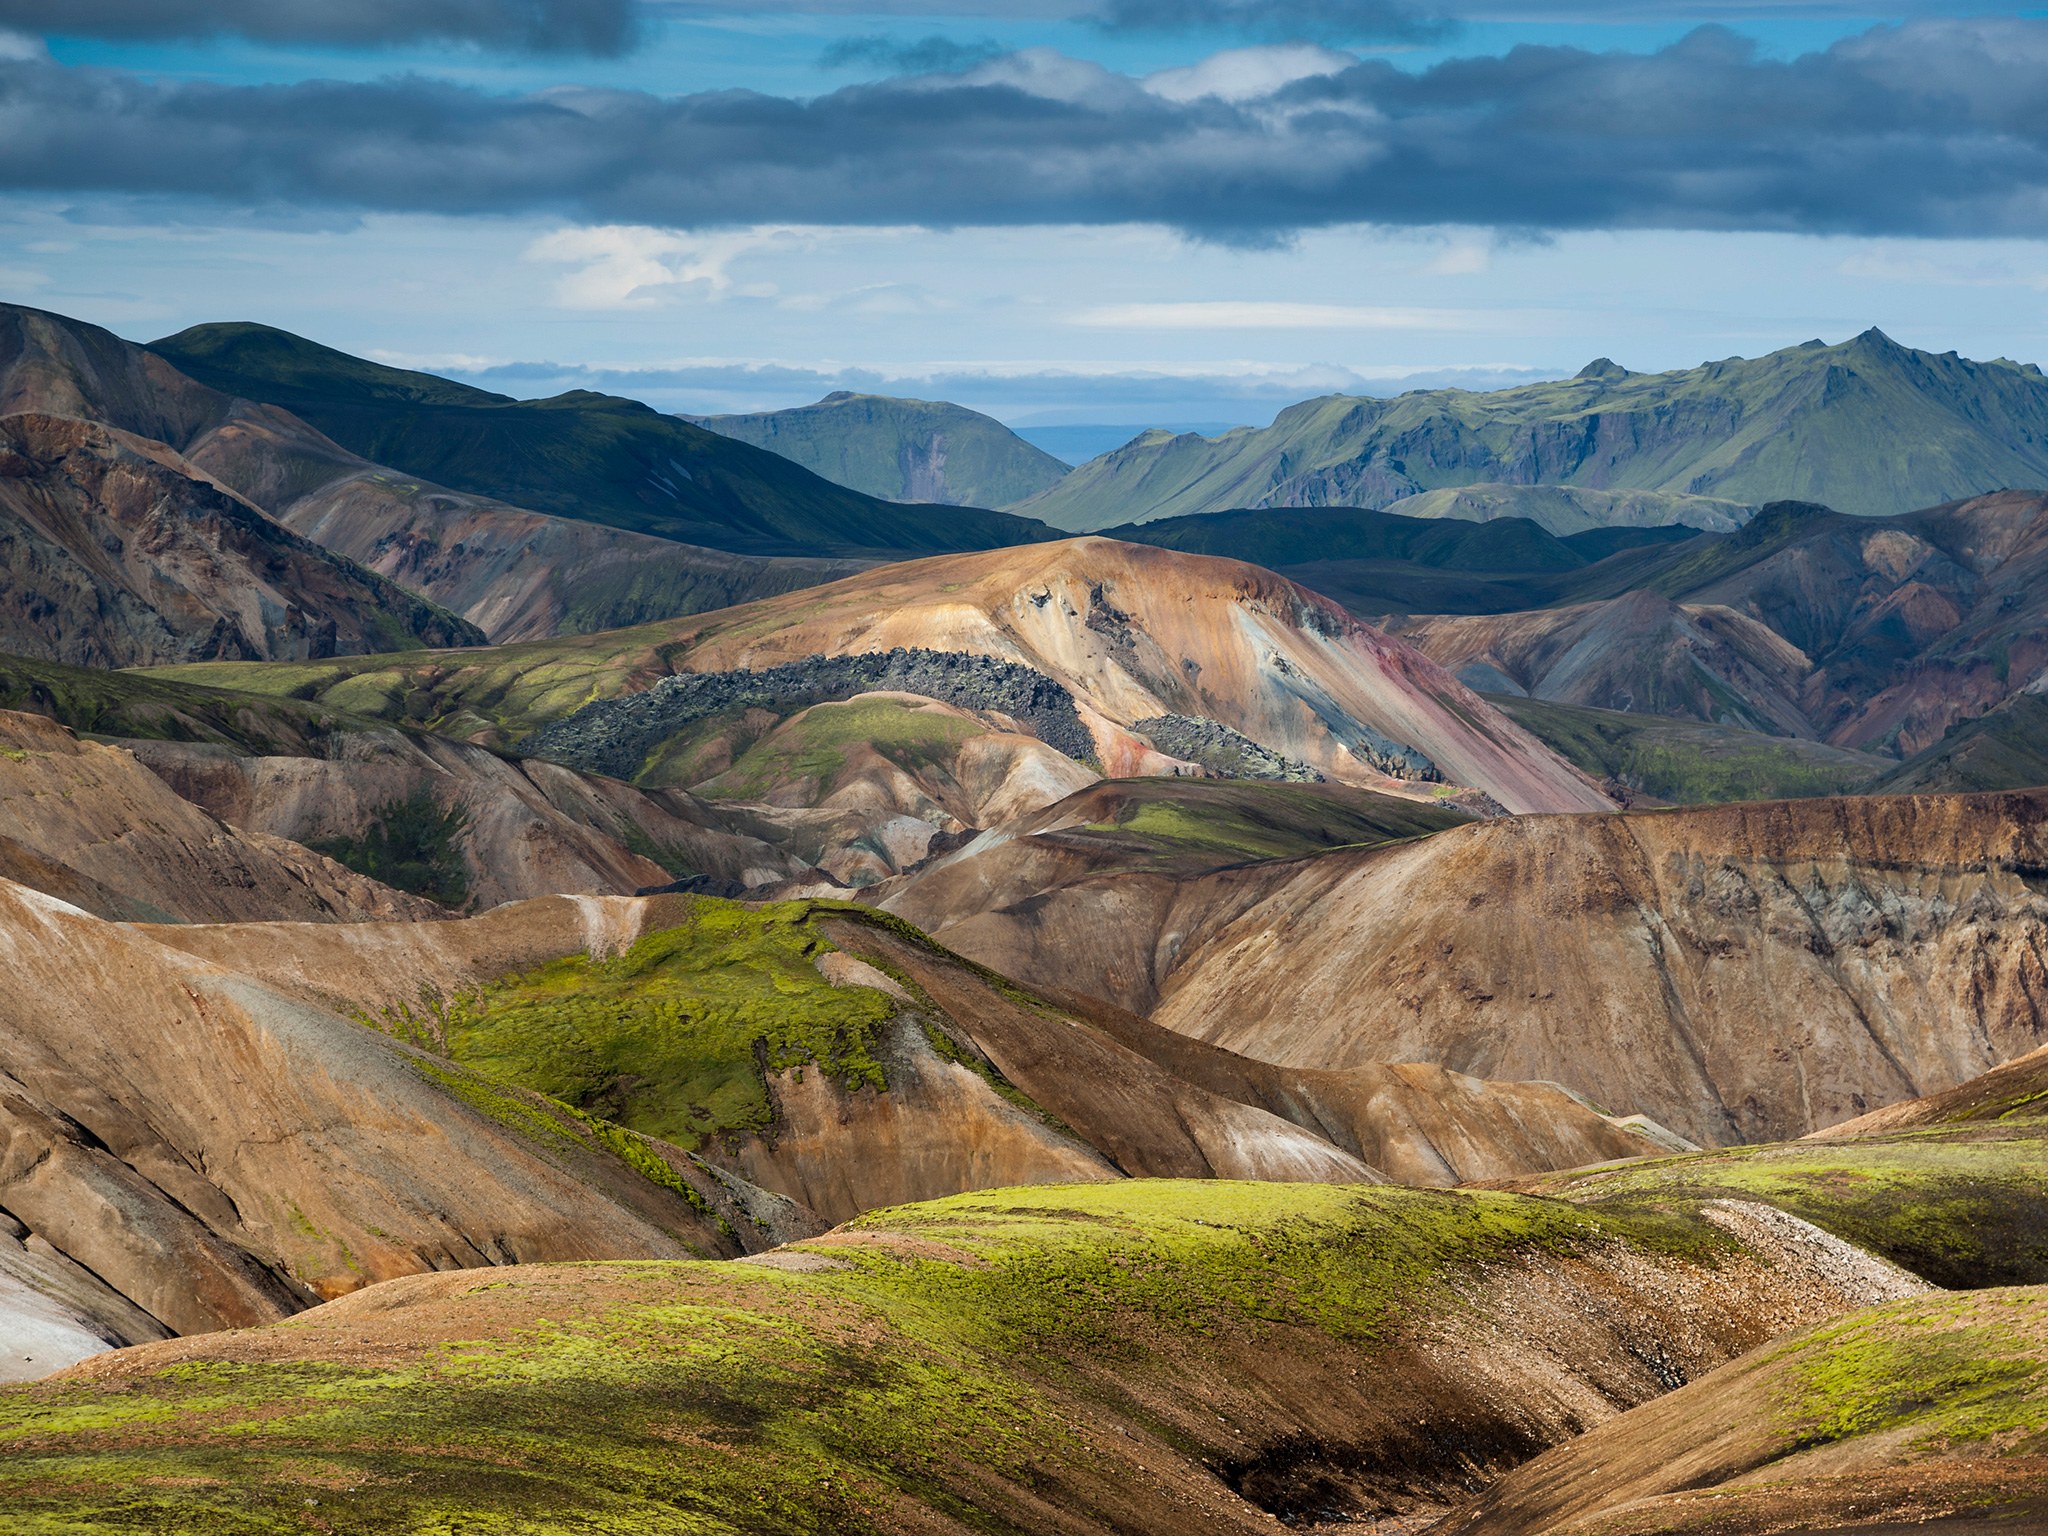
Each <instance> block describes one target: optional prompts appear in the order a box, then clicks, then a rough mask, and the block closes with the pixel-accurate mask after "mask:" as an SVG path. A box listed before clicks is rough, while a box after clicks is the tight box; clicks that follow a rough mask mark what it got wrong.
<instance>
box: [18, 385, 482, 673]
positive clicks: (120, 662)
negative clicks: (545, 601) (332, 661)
mask: <svg viewBox="0 0 2048 1536" xmlns="http://www.w3.org/2000/svg"><path fill="white" fill-rule="evenodd" d="M482 639H483V635H482V633H481V632H480V631H478V630H477V629H475V628H473V627H472V626H471V625H469V624H466V623H464V622H463V621H462V620H460V619H457V618H455V617H454V616H453V615H451V614H448V613H445V612H443V611H441V610H439V609H437V608H435V607H433V606H432V605H430V604H428V603H426V602H423V601H421V600H420V599H419V598H417V597H415V596H413V595H412V594H411V593H409V592H406V591H404V590H403V589H401V588H400V587H398V586H397V585H396V584H395V583H392V582H389V581H386V580H384V579H383V578H382V577H380V576H377V575H374V574H373V573H371V572H369V571H367V570H364V569H363V568H361V567H359V566H356V565H353V564H351V563H350V562H348V561H347V560H344V559H341V558H338V557H336V556H335V555H333V554H331V553H329V552H328V551H327V550H324V549H322V548H321V547H320V546H319V545H317V544H315V543H313V542H312V541H311V540H308V539H303V538H300V537H299V536H297V535H296V534H294V533H292V532H290V531H289V530H288V529H285V528H283V527H280V526H279V525H278V524H277V523H275V522H273V521H272V520H271V519H270V518H269V517H267V516H265V515H264V513H263V512H262V511H261V510H260V509H259V508H257V507H255V506H253V505H251V504H250V503H248V502H246V501H244V500H242V499H241V498H240V497H238V496H235V495H233V494H232V493H230V492H227V491H224V490H222V489H221V488H220V487H219V486H218V485H216V484H214V483H213V482H212V481H211V480H209V479H207V478H206V477H205V476H204V475H203V474H202V473H201V472H200V471H199V470H198V469H197V468H195V467H194V466H193V465H191V464H189V463H187V462H185V461H184V460H182V459H181V458H179V457H178V456H177V455H176V454H174V453H172V452H171V451H169V450H168V449H166V448H165V447H163V446H162V445H161V444H158V443H153V442H150V441H148V440H147V439H144V438H138V437H131V436H129V435H128V434H126V433H123V432H118V431H111V430H109V429H107V428H105V427H100V426H95V425H93V424H91V423H88V422H83V421H76V420H70V419H66V418H63V417H57V416H48V415H41V414H34V413H26V412H24V413H17V414H14V415H8V416H0V649H4V650H7V651H13V652H16V653H21V654H27V655H33V656H45V657H48V658H50V659H51V660H54V661H67V662H78V663H87V664H91V665H96V666H129V665H148V664H151V663H159V662H178V661H215V660H237V661H268V660H306V659H309V658H317V657H322V656H333V655H337V654H343V653H349V652H355V653H360V652H364V651H388V650H399V649H404V648H405V647H408V646H420V645H472V644H475V643H477V642H479V641H481V640H482Z"/></svg>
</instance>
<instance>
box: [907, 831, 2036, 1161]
mask: <svg viewBox="0 0 2048 1536" xmlns="http://www.w3.org/2000/svg"><path fill="white" fill-rule="evenodd" d="M2044 838H2048V797H2044V796H2042V795H2040V794H2015V795H1987V796H1974V797H1972V796H1959V797H1917V798H1916V797H1900V798H1885V799H1869V800H1816V801H1798V802H1789V803H1779V804H1760V805H1743V806H1726V807H1717V808H1713V809H1700V810H1688V811H1668V812H1651V813H1639V814H1630V815H1624V816H1610V817H1597V818H1566V817H1529V818H1521V819H1516V820H1508V821H1498V822H1490V823H1484V824H1480V825H1474V826H1465V827H1459V828H1454V829H1452V830H1449V831H1444V832H1439V833H1437V834H1436V835H1435V836H1432V837H1429V838H1426V839H1424V840H1422V841H1419V842H1409V843H1403V844H1399V845H1396V846H1391V847H1383V848H1377V849H1367V850H1361V851H1356V852H1349V851H1339V852H1331V853H1325V854H1321V855H1318V856H1314V857H1309V858H1303V859H1297V860H1291V861H1288V860H1281V861H1274V862H1269V863H1262V864H1250V865H1245V866H1242V867H1239V868H1235V869H1222V870H1218V871H1216V872H1215V873H1212V874H1208V875H1202V876H1199V877H1196V878H1193V879H1183V880H1179V881H1164V880H1161V879H1159V878H1158V877H1157V876H1155V875H1150V874H1145V873H1142V872H1141V873H1135V874H1131V875H1116V874H1109V875H1105V876H1104V877H1102V878H1077V879H1073V880H1071V881H1070V882H1067V883H1055V884H1054V885H1053V887H1052V889H1051V891H1050V892H1049V894H1047V895H1045V896H1043V897H1034V896H1032V895H1030V894H1028V893H1026V892H1024V891H1022V890H1021V889H1020V888H1019V887H1018V886H1016V885H1015V884H1013V883H1012V877H1011V876H1009V875H1008V874H1007V873H1006V866H1007V865H1008V864H1009V863H1010V861H1011V858H1012V855H1010V852H1009V850H1008V849H1007V848H1006V847H1004V846H998V845H995V844H993V843H991V844H990V845H987V846H985V847H983V848H980V849H967V850H962V852H961V853H959V854H957V855H955V856H953V858H951V859H949V860H947V861H943V862H941V863H938V864H935V865H933V866H932V867H931V868H930V870H929V871H928V872H920V873H919V874H918V875H917V876H914V877H912V878H911V880H909V881H907V882H905V883H904V884H903V885H902V886H901V887H900V888H896V887H892V891H891V894H889V895H888V896H887V897H886V899H887V900H888V901H889V904H890V905H891V906H892V907H894V908H897V909H900V910H902V911H903V912H905V913H906V914H908V915H913V916H914V917H915V918H916V920H918V921H920V922H923V923H926V924H928V925H930V927H931V928H932V929H933V931H934V932H936V933H937V934H939V935H940V936H941V937H942V938H943V939H944V940H945V942H947V943H948V944H949V945H951V946H953V947H955V948H957V949H959V950H960V951H961V952H962V953H964V954H966V955H969V956H970V957H972V958H974V959H977V960H980V961H983V962H984V963H986V964H990V965H994V966H997V967H998V968H1000V969H1002V970H1004V971H1005V972H1006V973H1007V974H1010V975H1014V976H1016V977H1018V978H1019V979H1020V980H1022V981H1025V982H1026V983H1028V984H1031V985H1037V986H1046V987H1053V988H1057V989H1062V990H1065V991H1068V992H1081V993H1088V994H1091V995H1094V996H1096V997H1100V998H1103V999H1105V1000H1108V1001H1112V1002H1115V1003H1117V1004H1119V1005H1121V1006H1123V1007H1125V1008H1128V1009H1130V1010H1132V1011H1134V1012H1140V1013H1146V1014H1149V1015H1150V1016H1151V1017H1152V1018H1153V1019H1155V1020H1156V1021H1157V1022H1159V1023H1162V1024H1165V1025H1167V1026H1168V1027H1170V1028H1174V1029H1176V1030H1179V1031H1181V1032H1183V1033H1186V1034H1189V1035H1193V1036H1195V1037H1196V1038H1198V1039H1203V1040H1208V1041H1211V1042H1213V1043H1215V1044H1219V1045H1223V1046H1226V1047H1228V1048H1230V1049H1232V1050H1236V1051H1240V1052H1242V1053H1244V1054H1246V1055H1250V1056H1255V1057H1258V1058H1260V1059H1262V1060H1266V1061H1271V1062H1275V1063H1279V1064H1282V1065H1288V1066H1294V1067H1309V1068H1318V1069H1329V1068H1340V1067H1344V1066H1348V1065H1352V1064H1355V1063H1361V1062H1366V1061H1424V1062H1431V1063H1434V1064H1436V1065H1438V1066H1442V1067H1446V1068H1449V1069H1452V1070H1456V1071H1461V1072H1470V1073H1473V1074H1475V1075H1477V1076H1481V1077H1487V1078H1500V1079H1547V1080H1553V1081H1557V1082H1561V1083H1564V1084H1566V1085H1567V1086H1569V1087H1571V1088H1573V1089H1575V1090H1577V1091H1578V1092H1581V1093H1583V1094H1585V1095H1586V1096H1587V1097H1588V1098H1590V1099H1592V1100H1593V1101H1594V1102H1596V1103H1598V1104H1601V1105H1603V1106H1606V1107H1607V1108H1609V1109H1611V1110H1613V1111H1615V1112H1617V1113H1627V1112H1629V1111H1641V1112H1643V1113H1646V1114H1648V1115H1650V1116H1651V1117H1652V1118H1653V1119H1656V1120H1658V1121H1660V1122H1662V1123H1663V1124H1665V1125H1668V1126H1670V1127H1671V1128H1672V1129H1674V1130H1676V1131H1678V1132H1679V1133H1681V1134H1682V1135H1684V1136H1686V1137H1688V1138H1690V1139H1692V1140H1695V1141H1699V1142H1703V1143H1707V1144H1724V1143H1728V1142H1734V1141H1756V1140H1767V1139H1772V1138H1775V1137H1784V1136H1797V1135H1803V1134H1805V1133H1806V1132H1808V1131H1811V1130H1815V1129H1817V1128H1819V1127H1821V1126H1825V1125H1829V1124H1832V1123H1834V1122H1837V1121H1840V1120H1844V1119H1847V1118H1849V1117H1850V1116H1852V1115H1856V1114H1860V1113H1862V1112H1864V1111H1865V1110H1868V1109H1871V1108H1874V1107H1877V1106H1879V1105H1882V1104H1885V1103H1889V1102H1896V1101H1898V1100H1900V1099H1905V1098H1911V1097H1915V1096H1917V1095H1919V1094H1922V1093H1926V1092H1930V1091H1936V1090H1939V1089H1943V1088H1947V1087H1950V1086H1952V1085H1954V1084H1956V1083H1959V1082H1962V1081H1963V1080H1965V1079H1966V1078H1969V1077H1972V1076H1974V1075H1975V1074H1977V1073H1979V1072H1981V1071H1984V1070H1985V1069H1987V1068H1989V1067H1991V1066H1994V1065H1996V1064H1997V1063H1999V1062H2000V1061H2003V1060H2006V1059H2009V1058H2011V1057H2014V1056H2017V1055H2020V1054H2022V1053H2024V1052H2026V1051H2028V1050H2031V1049H2034V1048H2035V1047H2037V1046H2038V1045H2040V1044H2041V1043H2042V1042H2043V1040H2044V1039H2048V964H2044V955H2048V948H2044V946H2048V897H2044V896H2043V895H2042V894H2041V892H2040V891H2039V890H2038V889H2037V887H2038V884H2039V880H2040V874H2039V871H2040V870H2041V869H2042V868H2043V867H2044V866H2048V844H2044ZM978 861H985V863H986V867H987V869H988V870H989V871H990V875H989V878H988V879H987V880H986V881H978V880H977V879H976V872H975V868H974V865H975V863H976V862H978ZM1036 878H1038V875H1037V874H1036V873H1032V874H1029V875H1027V876H1026V877H1025V881H1026V883H1029V881H1030V880H1032V879H1036ZM927 881H928V882H930V885H929V890H930V892H931V894H930V895H929V896H928V897H927V896H926V895H924V894H922V893H921V892H920V889H919V887H920V885H921V884H922V883H924V882H927ZM899 891H900V894H898V892H899Z"/></svg>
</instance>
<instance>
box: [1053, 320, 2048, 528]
mask: <svg viewBox="0 0 2048 1536" xmlns="http://www.w3.org/2000/svg"><path fill="white" fill-rule="evenodd" d="M2043 483H2048V378H2044V377H2043V376H2042V374H2041V372H2040V370H2039V369H2038V368H2036V367H2034V366H2032V365H2022V364H2018V363H2012V362H2007V361H2004V360H1999V361H1994V362H1984V363H1980V362H1972V361H1970V360H1968V359H1966V358H1961V357H1958V356H1957V355H1956V354H1954V353H1953V352H1950V353H1942V354H1936V353H1931V352H1920V351H1915V350H1913V349H1911V348H1908V347H1902V346H1900V345H1899V344H1898V343H1897V342H1895V341H1893V340H1891V338H1889V337H1888V336H1886V335H1885V334H1884V333H1883V332H1881V331H1877V330H1870V331H1865V332H1864V333H1863V334H1862V335H1860V336H1857V337H1855V338H1854V339H1852V340H1850V341H1846V342H1842V343H1840V344H1838V345H1835V346H1828V345H1825V344H1824V343H1822V342H1819V341H1812V342H1808V343H1806V344H1805V345H1803V346H1797V347H1788V348H1786V349H1784V350H1783V351H1779V352H1773V353H1771V354H1769V355H1768V356H1765V357H1760V358H1755V359H1744V358H1727V359H1724V360H1722V361H1720V362H1712V363H1705V364H1702V365H1701V366H1699V367H1697V368H1689V369H1683V370H1680V371H1678V372H1674V373H1661V374H1644V373H1630V372H1628V371H1627V370H1626V369H1622V368H1618V367H1616V366H1615V365H1613V364H1612V363H1606V362H1605V360H1603V362H1602V364H1596V365H1594V366H1591V367H1588V368H1587V369H1585V370H1583V371H1582V372H1581V373H1580V374H1579V375H1578V376H1577V377H1576V378H1571V379H1562V380H1558V381H1556V382H1553V383H1545V384H1529V385H1522V386H1519V387H1517V388H1514V389H1506V390H1498V391H1494V392H1491V393H1484V394H1481V393H1473V392H1471V391H1466V390H1449V389H1439V390H1418V391H1416V392H1414V393H1411V394H1406V395H1401V396H1398V397H1396V398H1394V399H1391V400H1387V399H1375V398H1371V397H1364V396H1351V395H1329V396H1326V397H1324V398H1322V399H1317V400H1307V401H1303V402H1302V403H1301V404H1299V405H1294V406H1290V407H1289V408H1288V409H1286V410H1284V411H1282V412H1281V413H1280V415H1279V417H1278V418H1277V419H1276V420H1275V421H1274V423H1273V425H1272V426H1270V427H1264V428H1252V427H1240V428H1236V429H1234V430H1232V431H1230V432H1226V433H1224V434H1223V435H1222V436H1220V437H1214V438H1208V437H1200V436H1197V435H1195V434H1193V433H1187V434H1183V435H1181V436H1178V437H1176V436H1174V435H1173V434H1171V433H1167V432H1149V433H1146V434H1144V435H1143V436H1141V437H1138V438H1136V439H1134V440H1133V441H1132V442H1130V443H1128V444H1126V445H1125V446H1124V447H1122V448H1119V449H1117V450H1116V451H1114V452H1112V453H1108V454H1104V455H1103V456H1102V457H1101V458H1098V459H1094V460H1091V461H1090V462H1089V463H1087V464H1084V465H1082V466H1081V467H1080V468H1079V469H1077V470H1075V471H1074V473H1073V474H1072V475H1070V476H1068V477H1067V478H1066V479H1065V480H1063V481H1061V482H1060V483H1059V484H1058V485H1056V486H1054V487H1053V488H1052V489H1051V490H1049V491H1046V492H1044V493H1043V494H1041V495H1039V496H1037V497H1034V498H1032V499H1031V500H1030V501H1027V502H1022V503H1019V504H1018V505H1017V506H1016V507H1015V508H1014V509H1013V510H1016V511H1019V512H1022V513H1025V514H1028V515H1030V516H1032V517H1039V518H1043V519H1044V520H1045V521H1046V522H1049V523H1051V524H1053V525H1054V526H1055V527H1059V528H1068V529H1074V530H1089V529H1098V528H1106V527H1109V526H1112V525H1114V524H1117V523H1125V522H1149V521H1151V520H1153V519H1155V518H1162V517H1176V516H1182V515H1185V514H1189V513H1197V512H1218V511H1224V510H1226V509H1230V508H1238V507H1266V506H1366V507H1386V506H1389V505H1391V504H1393V503H1396V502H1399V501H1400V500H1401V499H1402V498H1404V497H1410V496H1416V495H1419V494H1421V493H1424V492H1431V491H1439V490H1453V489H1459V488H1463V487H1471V486H1475V485H1482V484H1484V485H1489V486H1491V485H1500V484H1505V485H1527V486H1536V485H1568V486H1580V487H1586V488H1590V489H1594V490H1602V491H1655V492H1662V493H1669V494H1673V495H1678V496H1710V497H1715V498H1720V499H1722V500H1724V501H1732V502H1737V503H1742V504H1745V505H1748V506H1761V505H1763V504H1764V503H1766V502H1771V501H1781V500H1805V501H1822V502H1826V503H1828V504H1829V505H1831V506H1836V507H1840V508H1842V509H1844V510H1846V511H1850V512H1854V513H1858V514H1867V515H1882V514H1890V513H1899V512H1908V511H1911V510H1912V509H1913V508H1915V507H1925V506H1932V505H1934V504H1935V503H1937V502H1944V501H1952V500H1956V499H1959V498H1961V497H1965V496H1971V495H1976V494H1979V493H1982V492H1987V491H1993V490H2001V489H2005V488H2008V487H2015V486H2033V485H2040V484H2043Z"/></svg>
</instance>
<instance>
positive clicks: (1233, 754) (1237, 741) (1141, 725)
mask: <svg viewBox="0 0 2048 1536" xmlns="http://www.w3.org/2000/svg"><path fill="white" fill-rule="evenodd" d="M1131 729H1132V730H1134V731H1136V732H1137V733H1138V734H1139V735H1140V736H1142V737H1144V738H1145V739H1146V740H1147V741H1149V742H1151V743H1152V745H1153V746H1155V747H1157V748H1158V749H1159V750H1160V751H1162V752H1164V753H1165V754H1166V755H1167V756H1168V757H1179V758H1185V759H1186V760H1187V761H1188V762H1191V763H1199V764H1201V765H1202V766H1203V767H1204V768H1207V769H1208V770H1209V771H1210V772H1211V773H1216V774H1220V775H1222V776H1223V777H1224V778H1226V779H1264V780H1267V781H1270V782H1272V783H1276V784H1320V783H1322V782H1323V776H1322V774H1320V773H1318V772H1317V771H1316V770H1315V769H1313V768H1311V767H1310V766H1309V765H1308V764H1307V763H1303V762H1297V761H1296V760H1295V759H1293V758H1291V757H1284V756H1282V755H1281V754H1280V753H1278V752H1275V751H1273V750H1272V749H1271V748H1270V747H1262V746H1260V745H1259V744H1258V743H1257V742H1256V741H1253V740H1252V739H1251V737H1249V736H1247V735H1245V734H1244V732H1242V731H1233V730H1232V729H1231V728H1230V727H1229V726H1227V725H1224V724H1222V723H1220V722H1218V721H1215V720H1209V719H1206V718H1204V717H1202V716H1200V715H1154V716H1153V717H1152V718H1151V719H1149V720H1138V721H1134V722H1133V723H1132V725H1131Z"/></svg>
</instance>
